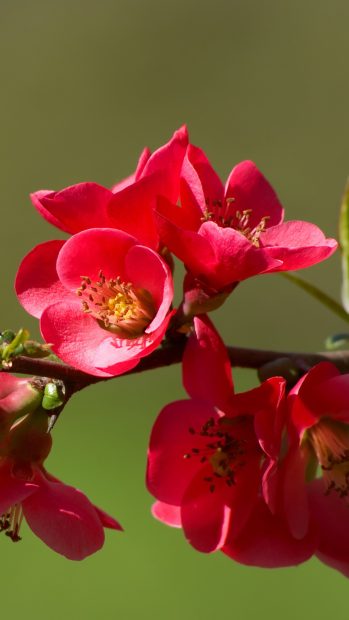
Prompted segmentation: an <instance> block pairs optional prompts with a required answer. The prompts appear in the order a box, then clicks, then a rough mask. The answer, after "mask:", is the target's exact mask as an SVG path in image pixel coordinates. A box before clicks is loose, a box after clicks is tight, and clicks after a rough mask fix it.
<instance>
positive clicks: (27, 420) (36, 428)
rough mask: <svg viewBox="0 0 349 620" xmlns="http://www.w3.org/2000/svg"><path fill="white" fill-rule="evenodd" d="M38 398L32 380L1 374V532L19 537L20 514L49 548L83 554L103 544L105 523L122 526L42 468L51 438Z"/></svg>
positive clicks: (77, 556)
mask: <svg viewBox="0 0 349 620" xmlns="http://www.w3.org/2000/svg"><path fill="white" fill-rule="evenodd" d="M41 400H42V390H40V389H39V388H37V387H36V384H35V381H33V380H28V379H17V378H16V377H12V376H10V375H0V532H5V534H6V535H7V536H8V537H9V538H10V539H11V540H12V541H13V542H18V541H19V540H21V537H20V528H21V524H22V520H23V518H25V519H26V521H27V523H28V525H29V527H30V528H31V530H32V531H33V532H34V533H35V534H36V535H37V536H38V537H39V538H41V540H42V541H43V542H44V543H45V544H46V545H48V546H49V547H50V548H51V549H53V550H54V551H56V552H57V553H60V554H62V555H64V556H65V557H67V558H69V559H71V560H82V559H83V558H85V557H86V556H88V555H90V554H91V553H95V552H96V551H98V549H100V548H101V547H102V545H103V543H104V531H103V528H104V527H107V528H111V529H114V530H121V529H122V528H121V526H120V525H119V523H118V522H117V521H115V519H113V518H112V517H110V516H109V515H107V514H106V513H104V512H103V511H102V510H100V509H99V508H97V507H96V506H94V505H93V504H91V502H90V501H89V500H88V498H87V497H86V496H85V495H84V494H83V493H82V492H81V491H79V490H78V489H75V488H73V487H71V486H68V485H66V484H64V483H62V482H61V481H59V480H57V478H54V477H53V476H51V474H49V473H48V472H47V471H46V469H45V468H44V464H43V463H44V460H45V459H46V458H47V456H48V454H49V452H50V450H51V445H52V439H51V436H50V434H49V433H48V432H47V431H48V415H47V412H46V411H45V410H44V409H43V408H42V407H41ZM10 416H11V418H12V419H11V420H10Z"/></svg>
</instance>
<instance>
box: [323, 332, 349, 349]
mask: <svg viewBox="0 0 349 620" xmlns="http://www.w3.org/2000/svg"><path fill="white" fill-rule="evenodd" d="M325 347H326V350H327V351H338V350H339V349H348V348H349V334H334V335H333V336H329V337H328V338H326V340H325Z"/></svg>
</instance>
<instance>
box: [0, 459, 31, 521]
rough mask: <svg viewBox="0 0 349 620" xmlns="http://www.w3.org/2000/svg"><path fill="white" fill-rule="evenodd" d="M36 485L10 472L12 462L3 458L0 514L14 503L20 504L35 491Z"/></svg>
mask: <svg viewBox="0 0 349 620" xmlns="http://www.w3.org/2000/svg"><path fill="white" fill-rule="evenodd" d="M37 489H38V485H36V484H34V483H32V482H28V480H25V479H23V478H16V476H14V475H13V474H12V462H11V461H9V460H3V461H2V464H1V467H0V516H1V515H2V514H3V513H6V512H7V510H8V509H9V508H11V506H14V504H20V503H21V502H22V501H23V500H25V499H26V498H27V497H29V495H31V494H32V493H35V492H36V491H37Z"/></svg>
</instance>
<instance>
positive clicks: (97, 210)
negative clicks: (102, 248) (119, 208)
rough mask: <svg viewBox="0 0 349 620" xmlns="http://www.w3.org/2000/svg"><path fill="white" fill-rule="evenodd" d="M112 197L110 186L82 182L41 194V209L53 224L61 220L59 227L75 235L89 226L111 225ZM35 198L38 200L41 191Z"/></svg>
mask: <svg viewBox="0 0 349 620" xmlns="http://www.w3.org/2000/svg"><path fill="white" fill-rule="evenodd" d="M112 197H113V194H112V192H111V191H110V190H109V189H106V188H105V187H102V186H101V185H98V184H97V183H78V184H77V185H72V186H71V187H67V188H65V189H63V190H61V191H60V192H52V193H51V194H46V195H44V196H40V198H39V202H40V204H41V205H42V209H40V211H41V214H42V215H43V216H44V217H46V219H48V220H49V221H51V223H55V222H59V228H61V229H62V230H64V231H65V232H68V233H71V234H74V233H77V232H80V231H81V230H85V229H86V228H93V227H96V228H97V227H102V226H108V217H107V211H106V207H107V204H108V202H109V200H110V199H111V198H112ZM35 198H36V201H37V199H38V195H37V194H36V195H35ZM34 205H35V206H36V204H35V202H34ZM56 225H57V224H56Z"/></svg>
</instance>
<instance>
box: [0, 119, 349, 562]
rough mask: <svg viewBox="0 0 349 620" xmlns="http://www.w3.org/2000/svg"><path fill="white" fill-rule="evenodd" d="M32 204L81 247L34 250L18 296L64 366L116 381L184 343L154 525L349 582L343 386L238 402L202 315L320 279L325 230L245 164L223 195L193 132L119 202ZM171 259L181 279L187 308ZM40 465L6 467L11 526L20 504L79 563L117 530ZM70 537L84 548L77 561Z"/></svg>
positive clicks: (151, 463) (266, 386) (97, 197)
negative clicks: (261, 290) (234, 297)
mask: <svg viewBox="0 0 349 620" xmlns="http://www.w3.org/2000/svg"><path fill="white" fill-rule="evenodd" d="M32 202H33V204H34V206H35V207H36V209H37V210H38V211H39V213H40V214H41V215H42V216H43V217H44V218H45V219H47V220H48V221H49V222H50V223H51V224H53V225H54V226H56V227H57V228H59V229H61V230H63V231H64V232H65V233H68V234H69V235H70V237H69V239H68V240H66V241H63V240H57V241H49V242H46V243H43V244H41V245H38V246H37V247H35V248H34V249H33V250H32V251H31V252H30V253H29V254H28V255H27V256H26V257H25V258H24V260H23V262H22V264H21V266H20V268H19V271H18V275H17V280H16V290H17V294H18V298H19V300H20V301H21V303H22V305H23V306H24V308H25V309H26V310H27V311H28V312H29V313H30V314H32V315H34V316H35V317H38V318H40V325H41V331H42V335H43V337H44V339H45V340H46V341H47V342H49V343H52V346H53V351H54V352H55V353H56V354H57V355H58V356H59V357H60V358H61V360H62V361H63V362H65V363H67V364H70V365H72V366H74V367H75V368H77V369H80V370H82V371H84V372H86V373H89V374H91V375H95V376H100V377H112V376H116V375H119V374H122V373H124V372H126V371H128V370H130V369H132V368H134V367H135V366H136V365H137V364H138V363H139V362H140V360H141V359H142V358H143V357H144V356H146V355H148V354H149V353H151V352H152V351H153V350H154V349H155V348H157V347H158V346H159V345H160V344H161V343H162V342H163V340H164V338H165V337H166V338H167V339H170V338H173V337H175V336H176V333H177V331H178V330H179V331H181V332H183V331H187V333H188V339H187V343H186V347H185V352H184V357H183V381H184V385H185V388H186V390H187V392H188V394H189V397H190V400H183V401H178V402H175V403H171V404H169V405H167V406H166V407H165V408H164V409H163V410H162V411H161V413H160V414H159V417H158V419H157V420H156V422H155V425H154V428H153V431H152V435H151V439H150V447H149V458H148V470H147V485H148V488H149V490H150V492H151V493H152V494H153V495H154V496H155V498H156V500H157V501H156V503H155V505H154V507H153V514H154V515H155V516H156V517H157V518H158V519H160V520H161V521H163V522H165V523H167V524H169V525H172V526H176V527H181V528H182V529H183V532H184V534H185V536H186V538H187V539H188V541H189V542H190V543H191V544H192V545H193V546H194V547H195V548H196V549H198V550H199V551H203V552H212V551H216V550H219V549H220V550H222V551H223V552H224V553H226V554H227V555H229V556H230V557H231V558H233V559H235V560H237V561H238V562H242V563H245V564H254V565H258V566H267V567H271V566H287V565H293V564H298V563H300V562H303V561H305V560H306V559H308V558H309V557H310V556H311V555H313V554H316V555H317V556H318V557H320V558H321V559H322V560H323V561H325V562H326V563H328V564H330V565H332V566H334V567H336V568H338V569H339V570H341V571H343V572H344V573H346V572H347V573H348V574H349V564H348V561H349V553H348V552H347V548H346V541H347V540H348V545H349V538H348V539H347V537H346V534H345V532H346V519H348V514H349V513H348V512H347V511H348V510H349V508H348V500H347V496H348V492H349V426H348V424H349V407H348V403H349V376H346V375H340V373H339V372H338V371H337V370H336V368H335V367H334V366H332V365H331V364H328V363H323V364H320V365H318V366H317V367H314V368H313V369H312V370H310V371H309V372H308V374H306V375H305V376H304V377H303V378H302V379H301V381H299V382H298V384H297V385H296V386H295V387H294V388H293V389H292V390H291V391H290V392H289V393H287V389H286V387H287V386H286V381H285V379H283V378H282V377H273V378H271V379H268V380H267V381H265V382H264V383H262V384H261V385H260V386H259V387H256V388H255V389H253V390H251V391H249V392H246V393H240V394H236V393H235V392H234V388H233V380H232V373H231V367H230V363H229V359H228V355H227V351H226V348H225V346H224V343H223V342H222V340H221V338H220V336H219V335H218V333H217V331H216V330H215V328H214V326H213V324H212V323H211V321H210V319H209V318H208V316H207V312H209V311H212V310H214V309H215V308H217V307H218V306H219V305H221V304H222V303H223V302H224V301H225V300H226V298H227V297H228V296H229V294H230V293H231V292H232V291H233V290H234V288H235V287H236V285H237V284H238V283H239V282H241V281H242V280H245V279H247V278H249V277H251V276H254V275H257V274H262V273H263V274H265V273H272V272H277V271H286V270H296V269H300V268H303V267H309V266H311V265H313V264H315V263H318V262H320V261H322V260H324V259H326V258H327V257H329V256H330V255H331V254H333V252H334V251H335V250H336V247H337V242H336V241H335V240H334V239H327V238H325V236H324V235H323V233H322V232H321V230H319V228H317V227H316V226H315V225H314V224H310V223H307V222H302V221H289V222H284V221H283V208H282V206H281V204H280V202H279V200H278V197H277V195H276V193H275V192H274V190H273V189H272V187H271V186H270V184H269V183H268V181H267V180H266V179H265V178H264V176H263V175H262V174H261V172H260V171H259V170H258V168H257V167H256V166H255V164H254V163H253V162H251V161H244V162H241V163H239V164H238V165H237V166H235V168H233V170H232V172H231V174H230V175H229V177H228V179H227V182H226V184H225V186H223V184H222V182H221V181H220V179H219V177H218V175H217V174H216V172H215V171H214V169H213V168H212V166H211V164H210V162H209V161H208V159H207V157H206V155H205V154H204V152H203V151H202V150H201V149H199V148H198V147H195V146H193V145H191V144H189V140H188V135H187V131H186V129H185V128H181V129H179V130H178V131H176V132H175V133H174V135H173V137H172V138H171V140H170V141H169V142H168V143H167V144H165V145H164V146H162V147H161V148H159V149H158V150H157V151H155V152H154V153H150V151H149V150H148V149H145V150H144V151H143V153H142V154H141V157H140V159H139V162H138V166H137V169H136V171H135V173H134V174H133V175H131V176H130V177H128V178H127V179H125V180H124V181H122V182H120V183H118V184H117V185H115V186H114V187H112V188H111V189H107V188H105V187H102V186H100V185H97V184H95V183H80V184H78V185H74V186H71V187H68V188H66V189H64V190H62V191H58V192H56V191H47V190H45V191H39V192H36V193H34V194H33V195H32ZM172 255H174V256H175V257H177V258H178V259H180V260H181V261H183V263H184V265H185V268H186V276H185V278H184V283H183V300H182V303H181V305H180V308H179V309H178V310H174V309H173V306H172V301H173V280H172V271H173V258H172ZM8 380H9V381H11V380H10V379H9V378H8ZM13 380H14V379H13ZM6 389H7V388H6V386H5V387H4V390H5V391H6ZM0 397H1V394H0ZM6 398H7V396H6ZM6 398H5V400H6ZM3 402H4V401H1V400H0V413H2V412H5V413H4V419H5V418H6V415H7V414H6V407H5V406H3V404H2V403H3ZM40 410H41V409H40V407H39V411H40ZM17 417H18V416H17ZM31 419H32V416H31ZM0 421H1V420H0ZM16 424H17V423H13V421H12V422H11V424H10V427H9V428H10V429H12V430H11V431H9V430H8V428H7V427H6V429H5V431H4V433H5V436H6V437H7V436H10V435H11V433H12V434H13V432H14V431H13V427H14V428H15V429H16V428H17V426H16ZM16 432H17V431H16ZM9 433H10V434H9ZM39 436H41V435H40V433H39ZM5 443H6V446H7V445H8V442H7V440H6V442H5ZM10 443H11V442H10ZM27 443H28V442H27ZM29 443H30V442H29ZM34 443H35V442H34ZM42 443H43V444H44V443H45V442H44V441H43V442H42ZM39 444H40V446H41V442H40V441H39ZM16 445H17V444H16ZM35 445H36V444H35ZM0 449H1V446H0ZM34 452H35V454H33V451H32V450H27V449H25V450H24V457H23V450H22V448H21V450H20V449H19V448H18V449H17V451H16V454H12V453H11V454H10V452H9V449H8V447H6V449H5V448H4V451H3V453H2V452H0V477H1V485H2V483H3V485H4V488H5V489H7V495H6V493H4V497H3V493H2V491H1V493H0V498H1V501H0V505H1V508H0V514H3V516H2V520H3V523H4V524H5V525H6V524H7V522H8V521H9V517H8V515H10V514H12V513H11V510H12V512H13V510H14V511H17V513H18V514H19V508H18V506H19V505H20V506H21V510H23V512H24V515H25V516H26V518H27V520H28V522H29V525H30V527H31V528H32V529H33V530H34V532H36V533H37V534H38V535H39V536H40V537H41V538H42V539H43V540H44V541H45V542H46V543H47V544H49V545H50V546H51V547H52V548H53V549H55V550H56V551H59V552H60V553H63V554H64V555H67V557H71V558H74V559H75V558H81V557H84V556H85V555H88V554H90V553H92V552H93V551H95V550H96V549H97V548H99V547H100V546H101V544H102V542H103V526H104V527H111V528H114V529H120V526H119V525H118V523H117V522H116V521H114V520H113V519H111V518H110V517H108V516H107V515H105V513H103V512H102V511H100V510H99V509H96V508H95V507H94V506H93V505H92V504H90V503H89V502H88V500H87V499H86V498H85V496H84V495H82V494H81V493H80V492H78V491H76V490H74V489H71V487H67V486H65V485H62V483H60V482H59V481H57V480H56V479H54V478H52V476H50V475H49V474H47V472H46V471H45V470H44V468H43V464H42V463H43V460H44V458H45V457H46V456H47V453H48V451H47V446H46V448H45V449H43V450H41V449H40V450H39V451H38V454H37V452H36V451H34ZM27 453H28V454H27ZM28 463H29V465H28ZM318 467H320V469H321V470H322V474H323V476H322V478H323V479H321V478H320V477H318V476H317V471H318ZM28 471H29V474H30V475H29V474H28V475H26V472H28ZM23 472H24V473H23ZM10 477H11V480H12V483H11V484H10V482H9V480H10ZM14 480H15V483H14V482H13V481H14ZM1 488H2V486H1ZM13 489H16V491H14V490H13ZM13 505H15V506H16V508H14V509H9V506H13ZM66 505H67V506H68V508H66V507H65V506H66ZM44 506H45V508H43V507H44ZM41 511H42V512H41ZM48 513H49V518H47V514H48ZM41 514H42V515H44V516H40V515H41ZM57 515H58V516H57ZM74 515H75V516H74ZM17 517H18V515H17V516H16V518H15V517H13V519H15V521H16V519H17V521H18V518H17ZM11 518H12V517H11ZM74 519H75V521H74ZM72 520H73V521H74V523H75V525H74V526H72V525H71V524H70V521H72ZM60 521H62V527H61V528H60ZM68 521H69V525H68V524H67V522H68ZM67 528H68V529H69V528H73V529H72V530H71V531H73V534H72V536H73V537H75V539H76V541H77V542H76V543H72V545H71V547H70V543H69V540H68V537H67ZM79 528H80V529H79ZM77 530H79V533H76V531H77ZM10 531H11V532H13V531H16V528H13V527H12V529H11V530H10ZM62 532H63V533H62ZM348 551H349V549H348Z"/></svg>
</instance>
